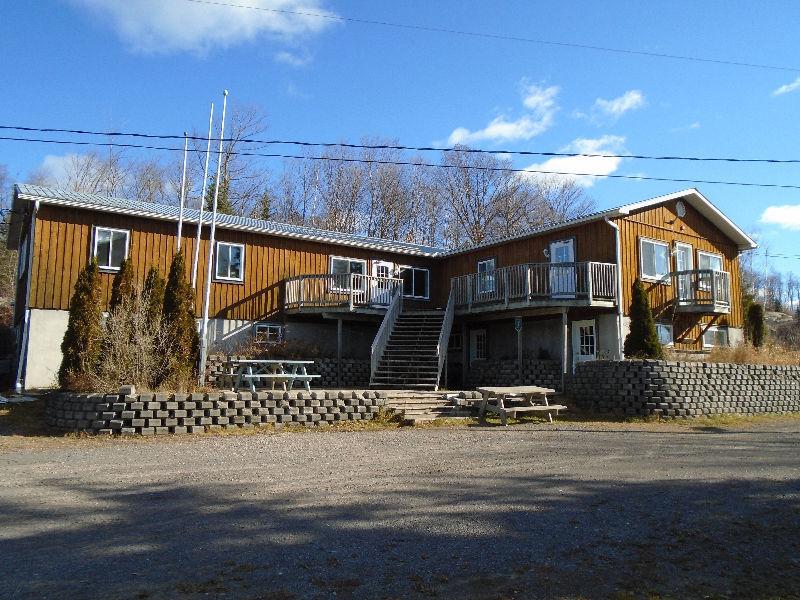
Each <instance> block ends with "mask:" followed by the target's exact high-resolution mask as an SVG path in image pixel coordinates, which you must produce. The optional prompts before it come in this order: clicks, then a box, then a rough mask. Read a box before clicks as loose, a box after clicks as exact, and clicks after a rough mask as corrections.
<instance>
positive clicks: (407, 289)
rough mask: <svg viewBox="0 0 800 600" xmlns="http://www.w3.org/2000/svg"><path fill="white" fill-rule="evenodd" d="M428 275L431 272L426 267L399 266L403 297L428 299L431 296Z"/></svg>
mask: <svg viewBox="0 0 800 600" xmlns="http://www.w3.org/2000/svg"><path fill="white" fill-rule="evenodd" d="M430 276H431V273H430V271H428V269H420V268H419V267H400V278H401V279H402V280H403V297H404V298H421V299H423V300H428V299H429V298H430V296H431V294H430Z"/></svg>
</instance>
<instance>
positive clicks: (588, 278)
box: [586, 262, 594, 305]
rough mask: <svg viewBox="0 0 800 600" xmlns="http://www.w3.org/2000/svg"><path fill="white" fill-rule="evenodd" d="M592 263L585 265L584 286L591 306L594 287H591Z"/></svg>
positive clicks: (592, 277) (592, 276)
mask: <svg viewBox="0 0 800 600" xmlns="http://www.w3.org/2000/svg"><path fill="white" fill-rule="evenodd" d="M593 266H594V263H590V262H589V263H586V286H587V291H588V292H589V304H590V305H591V304H592V300H594V287H593V285H592V280H593V279H594V268H593Z"/></svg>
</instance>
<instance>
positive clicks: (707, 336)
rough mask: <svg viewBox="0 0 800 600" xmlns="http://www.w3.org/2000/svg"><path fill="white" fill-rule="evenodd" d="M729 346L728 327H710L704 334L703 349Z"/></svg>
mask: <svg viewBox="0 0 800 600" xmlns="http://www.w3.org/2000/svg"><path fill="white" fill-rule="evenodd" d="M727 345H728V328H727V327H709V328H708V329H706V330H705V331H704V332H703V348H714V347H715V346H727Z"/></svg>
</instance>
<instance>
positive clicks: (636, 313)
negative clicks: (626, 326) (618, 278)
mask: <svg viewBox="0 0 800 600" xmlns="http://www.w3.org/2000/svg"><path fill="white" fill-rule="evenodd" d="M630 315H631V331H630V333H629V334H628V336H627V337H626V338H625V356H627V357H629V358H657V359H663V358H664V348H663V347H662V346H661V343H660V342H659V341H658V332H657V331H656V324H655V321H653V311H652V309H651V308H650V301H649V300H648V298H647V292H646V291H645V289H644V286H643V285H642V282H641V281H639V280H638V279H637V280H636V281H635V282H634V283H633V298H632V299H631V308H630Z"/></svg>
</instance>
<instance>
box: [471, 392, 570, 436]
mask: <svg viewBox="0 0 800 600" xmlns="http://www.w3.org/2000/svg"><path fill="white" fill-rule="evenodd" d="M478 391H479V392H480V393H481V396H482V398H481V399H480V400H478V402H480V410H479V411H478V418H479V419H481V420H483V417H484V414H486V411H487V410H488V411H489V412H493V413H495V414H498V415H500V422H501V423H502V424H503V425H505V426H507V425H508V416H509V415H510V416H511V417H512V418H515V417H516V416H517V413H525V412H545V413H547V419H548V420H549V421H550V422H551V423H552V422H553V412H554V411H555V413H556V416H558V411H559V410H567V407H566V406H564V405H562V404H550V402H549V401H548V399H547V395H548V394H555V392H556V391H555V390H552V389H550V388H543V387H538V386H535V385H520V386H490V387H480V388H478Z"/></svg>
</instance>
